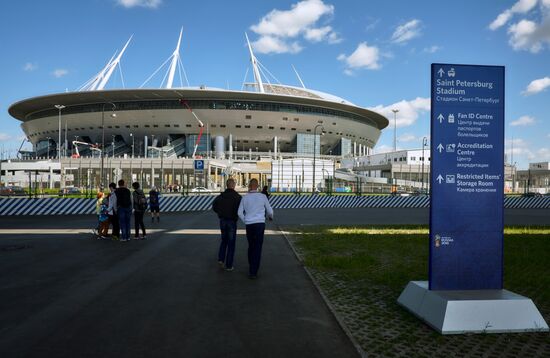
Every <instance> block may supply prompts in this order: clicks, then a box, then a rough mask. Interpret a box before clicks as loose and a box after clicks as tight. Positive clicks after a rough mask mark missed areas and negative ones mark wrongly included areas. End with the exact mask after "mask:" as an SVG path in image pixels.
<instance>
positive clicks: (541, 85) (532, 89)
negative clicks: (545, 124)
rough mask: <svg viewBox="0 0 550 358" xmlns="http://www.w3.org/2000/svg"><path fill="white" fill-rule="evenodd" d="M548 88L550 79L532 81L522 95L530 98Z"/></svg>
mask: <svg viewBox="0 0 550 358" xmlns="http://www.w3.org/2000/svg"><path fill="white" fill-rule="evenodd" d="M548 1H550V0H548ZM548 87H550V77H544V78H539V79H536V80H533V81H531V83H529V85H528V86H527V88H526V89H525V91H523V92H522V93H523V94H524V95H525V96H529V95H532V94H536V93H539V92H542V91H544V90H545V89H546V88H548Z"/></svg>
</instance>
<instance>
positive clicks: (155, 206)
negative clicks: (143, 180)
mask: <svg viewBox="0 0 550 358" xmlns="http://www.w3.org/2000/svg"><path fill="white" fill-rule="evenodd" d="M132 188H133V189H134V191H133V192H131V191H130V189H128V188H127V187H126V183H125V182H124V180H122V179H121V180H119V181H118V187H117V185H116V184H115V183H110V184H109V193H107V194H104V193H103V192H99V193H98V194H97V204H96V211H97V215H98V226H97V228H96V229H94V234H95V235H96V236H97V238H98V239H107V238H111V239H113V240H120V241H130V231H131V229H130V222H131V218H132V213H133V214H134V228H135V235H134V239H135V240H140V239H146V238H147V233H146V229H145V223H144V222H143V217H144V215H145V212H146V211H147V208H149V210H150V211H151V221H152V222H153V223H154V222H155V218H156V221H157V223H158V222H160V203H159V192H158V191H157V190H156V188H155V187H153V188H151V190H150V191H149V199H147V197H146V196H145V193H144V192H143V190H142V189H141V188H140V185H139V183H138V182H135V183H133V184H132ZM110 227H111V230H112V231H111V235H110V236H109V228H110ZM140 229H141V233H142V235H141V236H140V235H139V233H140Z"/></svg>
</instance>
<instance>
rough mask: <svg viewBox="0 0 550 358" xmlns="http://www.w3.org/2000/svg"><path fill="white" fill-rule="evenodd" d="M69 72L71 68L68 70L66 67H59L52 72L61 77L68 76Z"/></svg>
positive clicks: (56, 76)
mask: <svg viewBox="0 0 550 358" xmlns="http://www.w3.org/2000/svg"><path fill="white" fill-rule="evenodd" d="M68 73H69V70H66V69H64V68H57V69H55V70H54V71H53V72H52V75H53V76H54V77H55V78H61V77H63V76H66V75H67V74H68Z"/></svg>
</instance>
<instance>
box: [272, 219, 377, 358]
mask: <svg viewBox="0 0 550 358" xmlns="http://www.w3.org/2000/svg"><path fill="white" fill-rule="evenodd" d="M277 230H279V232H280V233H281V235H282V236H283V237H284V238H285V241H286V243H287V245H288V246H289V247H290V249H291V250H292V252H293V253H294V256H296V259H297V260H298V262H300V264H302V267H303V268H304V271H305V272H306V274H307V275H308V277H309V279H310V280H311V282H312V283H313V285H314V286H315V288H316V289H317V292H319V295H321V297H322V298H323V301H324V302H325V305H326V306H327V308H328V309H329V311H330V312H331V313H332V315H333V316H334V318H335V319H336V322H338V325H339V326H340V328H341V329H342V331H344V333H345V334H346V336H347V337H348V339H349V340H350V341H351V343H352V344H353V346H354V347H355V350H356V351H357V353H358V354H359V356H361V357H367V352H365V351H364V350H363V348H361V346H360V345H359V343H358V342H357V340H356V339H355V337H353V334H352V333H351V331H350V329H349V328H348V326H346V324H345V323H344V320H343V318H342V317H341V316H340V314H339V313H338V312H336V309H335V308H334V307H333V306H332V304H331V303H330V301H329V299H328V297H327V296H326V295H325V293H324V292H323V290H322V288H321V286H319V284H318V283H317V281H316V280H315V278H314V277H313V275H312V274H311V272H310V271H309V270H308V268H307V267H306V266H305V265H304V260H303V258H302V255H300V253H298V251H296V249H295V248H294V246H293V245H292V243H291V242H290V240H289V239H288V236H287V234H286V232H285V231H283V230H282V228H281V227H280V226H279V225H277Z"/></svg>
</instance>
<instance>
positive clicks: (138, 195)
mask: <svg viewBox="0 0 550 358" xmlns="http://www.w3.org/2000/svg"><path fill="white" fill-rule="evenodd" d="M132 188H134V192H133V193H132V204H133V208H134V227H135V229H136V233H135V236H134V239H136V240H139V239H140V236H139V228H141V231H142V233H143V236H142V237H141V238H142V239H145V238H147V234H146V233H145V223H144V222H143V215H145V210H147V198H146V197H145V194H144V193H143V190H141V189H140V188H139V183H138V182H134V183H133V184H132Z"/></svg>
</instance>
